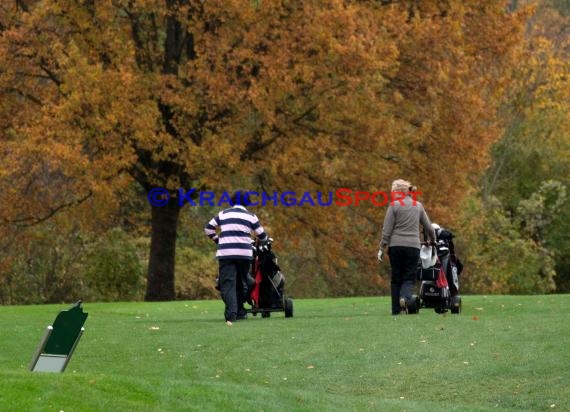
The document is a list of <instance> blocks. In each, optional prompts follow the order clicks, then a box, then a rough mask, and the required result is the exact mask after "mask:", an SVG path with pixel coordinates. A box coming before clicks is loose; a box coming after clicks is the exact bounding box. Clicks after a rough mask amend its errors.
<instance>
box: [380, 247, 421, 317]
mask: <svg viewBox="0 0 570 412" xmlns="http://www.w3.org/2000/svg"><path fill="white" fill-rule="evenodd" d="M388 256H389V257H390V266H391V267H392V279H391V280H390V289H391V295H392V314H394V315H396V314H398V313H400V298H405V299H406V300H407V301H409V300H410V299H411V297H412V293H413V290H414V283H415V280H416V273H417V270H418V261H419V259H420V250H419V249H416V248H415V247H406V246H392V247H390V248H389V249H388Z"/></svg>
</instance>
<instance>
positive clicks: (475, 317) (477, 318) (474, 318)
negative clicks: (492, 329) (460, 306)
mask: <svg viewBox="0 0 570 412" xmlns="http://www.w3.org/2000/svg"><path fill="white" fill-rule="evenodd" d="M471 319H473V320H479V316H475V315H473V317H472V318H471Z"/></svg>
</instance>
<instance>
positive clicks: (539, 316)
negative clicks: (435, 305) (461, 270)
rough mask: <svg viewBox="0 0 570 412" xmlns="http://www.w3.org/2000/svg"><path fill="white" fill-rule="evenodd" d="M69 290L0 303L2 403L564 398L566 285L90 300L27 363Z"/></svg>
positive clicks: (559, 406)
mask: <svg viewBox="0 0 570 412" xmlns="http://www.w3.org/2000/svg"><path fill="white" fill-rule="evenodd" d="M71 303H72V302H71ZM71 303H70V304H69V305H67V304H66V305H45V306H11V307H10V306H8V307H0V331H1V334H0V348H1V349H2V350H1V351H0V361H1V362H0V375H1V376H0V405H1V410H3V411H26V412H27V411H56V412H59V411H65V412H71V411H190V410H196V411H208V410H210V411H237V410H239V411H294V410H298V411H330V410H333V411H338V412H340V411H352V410H355V411H361V410H373V411H485V410H489V411H491V410H492V411H497V410H513V411H520V410H529V411H541V410H543V411H546V410H550V411H563V410H564V411H567V410H570V401H569V400H570V384H569V382H570V354H569V352H570V349H569V344H570V326H569V322H568V319H569V317H568V315H569V314H570V298H569V296H568V295H548V296H488V297H484V296H465V297H464V306H463V313H462V314H461V315H459V316H457V315H437V314H435V313H434V312H433V311H431V310H422V311H421V312H420V314H419V315H417V316H413V315H408V316H405V315H402V316H397V317H393V316H391V315H390V314H389V299H388V298H387V297H378V298H347V299H322V300H295V306H294V310H295V312H294V317H293V318H291V319H285V318H284V316H283V313H274V314H273V315H272V316H271V318H269V319H262V318H260V317H259V316H257V317H251V316H250V318H249V319H248V320H246V321H244V322H240V323H237V324H235V325H234V326H233V327H231V328H230V327H227V326H225V324H224V322H223V320H222V316H221V312H222V303H221V301H186V302H169V303H104V304H103V303H86V304H84V310H85V311H86V312H88V313H89V317H88V319H87V322H86V324H85V328H86V332H85V334H84V336H83V338H82V340H81V342H80V343H79V345H78V347H77V350H76V353H75V355H74V356H73V358H72V360H71V362H70V364H69V366H68V368H67V370H66V371H65V372H64V373H63V374H46V373H31V372H28V371H27V368H28V364H29V362H30V359H31V356H32V354H33V352H34V350H35V348H36V346H37V345H38V343H39V340H40V338H41V336H42V334H43V332H44V329H45V327H46V326H47V325H48V324H50V323H51V322H52V321H53V320H54V318H55V316H56V315H57V313H58V312H59V311H60V310H62V309H68V308H69V307H70V306H71Z"/></svg>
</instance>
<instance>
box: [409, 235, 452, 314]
mask: <svg viewBox="0 0 570 412" xmlns="http://www.w3.org/2000/svg"><path fill="white" fill-rule="evenodd" d="M431 247H432V248H433V252H434V253H436V254H437V259H436V262H435V265H433V266H431V267H427V268H426V267H424V266H422V262H421V260H420V262H419V263H418V280H419V281H420V293H419V296H414V297H413V299H412V302H411V305H410V309H411V310H412V313H417V311H419V309H420V308H421V307H426V308H433V309H434V311H435V312H437V313H445V312H447V311H448V310H450V311H451V313H455V314H458V313H460V312H461V296H460V295H459V275H460V274H461V272H462V270H463V264H462V263H461V261H460V260H459V259H458V258H457V256H456V255H455V245H454V244H453V234H452V233H451V232H449V231H447V230H444V229H438V230H437V241H436V244H435V245H434V246H431ZM408 312H410V310H408Z"/></svg>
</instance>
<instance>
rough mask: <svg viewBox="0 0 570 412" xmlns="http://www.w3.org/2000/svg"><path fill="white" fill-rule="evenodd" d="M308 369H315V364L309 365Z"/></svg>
mask: <svg viewBox="0 0 570 412" xmlns="http://www.w3.org/2000/svg"><path fill="white" fill-rule="evenodd" d="M307 369H315V367H314V366H313V365H309V366H307Z"/></svg>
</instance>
